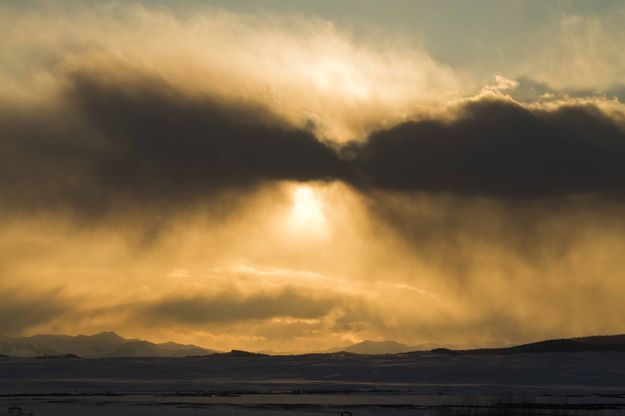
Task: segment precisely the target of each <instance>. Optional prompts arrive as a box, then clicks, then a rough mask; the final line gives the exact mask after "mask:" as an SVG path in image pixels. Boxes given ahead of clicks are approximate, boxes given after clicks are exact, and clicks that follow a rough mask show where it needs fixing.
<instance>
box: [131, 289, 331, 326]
mask: <svg viewBox="0 0 625 416" xmlns="http://www.w3.org/2000/svg"><path fill="white" fill-rule="evenodd" d="M337 303H338V301H337V300H336V299H334V298H329V297H325V298H324V297H311V296H306V295H304V294H302V293H298V292H297V291H296V290H293V289H288V288H286V289H283V290H280V291H278V292H267V293H264V292H263V293H255V294H252V295H248V296H246V295H243V294H241V293H238V292H235V291H226V292H222V293H218V294H215V295H197V296H172V297H168V298H165V299H163V300H161V301H158V302H156V303H154V304H151V305H149V306H147V307H145V308H143V309H142V310H141V313H142V314H143V315H144V317H145V319H146V320H148V321H152V320H154V321H157V322H158V321H160V320H163V319H164V320H170V321H174V322H182V323H186V324H206V323H214V322H232V321H243V320H250V319H258V320H264V319H270V318H274V317H291V318H302V319H314V318H320V317H322V316H324V315H326V314H327V313H328V312H330V311H331V310H332V309H333V308H334V307H335V306H337Z"/></svg>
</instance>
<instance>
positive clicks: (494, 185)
mask: <svg viewBox="0 0 625 416" xmlns="http://www.w3.org/2000/svg"><path fill="white" fill-rule="evenodd" d="M346 153H347V154H350V156H351V158H352V160H353V163H354V164H355V165H356V166H357V168H358V170H359V171H360V172H362V178H364V179H363V183H364V184H367V182H368V185H369V186H372V187H375V188H381V189H391V190H400V191H447V192H450V193H456V194H465V195H484V196H494V197H503V198H537V197H549V196H556V195H563V194H580V193H599V194H612V193H618V194H622V193H623V192H624V191H625V132H624V130H623V129H622V127H621V126H619V125H618V124H617V123H616V122H615V121H614V120H612V119H610V118H609V117H608V116H606V115H605V114H604V113H602V112H601V111H599V110H598V109H597V108H595V107H593V106H590V105H588V106H573V105H571V106H564V107H560V108H558V109H556V110H553V111H547V110H529V109H527V108H525V107H523V106H521V105H519V104H517V103H514V102H511V101H506V100H501V99H482V100H480V101H476V102H470V103H468V104H465V105H464V106H463V107H462V108H461V109H460V112H459V115H458V116H457V117H456V118H454V119H453V120H452V121H437V120H423V121H415V122H407V123H403V124H400V125H397V126H395V127H393V128H391V129H388V130H383V131H379V132H377V133H375V134H373V135H371V137H369V139H368V140H367V141H366V142H365V143H364V144H356V145H353V146H352V148H351V149H348V151H347V152H346Z"/></svg>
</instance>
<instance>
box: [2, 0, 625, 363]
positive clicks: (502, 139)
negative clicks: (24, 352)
mask: <svg viewBox="0 0 625 416" xmlns="http://www.w3.org/2000/svg"><path fill="white" fill-rule="evenodd" d="M0 38H1V39H2V43H0V56H1V57H2V59H0V224H1V226H0V297H1V298H2V301H1V302H0V334H4V335H10V336H18V335H32V334H38V333H51V334H70V335H76V334H93V333H97V332H100V331H116V332H118V333H120V334H121V335H123V336H126V337H131V338H143V339H149V340H152V341H157V342H158V341H168V340H175V341H177V342H183V343H194V344H197V345H201V346H204V347H208V348H214V349H219V350H229V349H232V348H237V349H246V350H255V351H258V350H264V351H268V350H270V351H278V352H304V351H320V350H324V349H328V348H332V347H336V346H343V345H347V344H351V343H355V342H359V341H362V340H395V341H399V342H403V343H406V344H410V345H419V344H425V343H439V344H445V345H448V344H452V345H459V346H490V345H507V344H512V343H521V342H530V341H534V340H539V339H544V338H558V337H573V336H586V335H595V334H616V333H623V332H625V304H624V303H623V299H625V258H624V257H623V255H622V253H623V250H624V249H625V223H624V222H623V221H622V218H623V215H624V214H625V199H624V197H625V104H624V102H625V3H624V2H622V1H593V2H588V1H550V2H539V1H510V2H505V3H504V2H498V1H477V0H476V1H471V2H457V1H399V0H397V1H385V2H374V1H348V0H344V1H325V0H320V1H314V2H310V1H298V0H293V1H277V0H274V1H269V0H265V1H253V2H252V1H242V0H237V1H217V0H215V1H182V2H174V1H165V0H159V1H153V2H147V1H146V2H130V1H128V2H127V1H100V2H96V1H65V2H63V1H55V2H43V1H41V2H40V1H5V2H2V4H0Z"/></svg>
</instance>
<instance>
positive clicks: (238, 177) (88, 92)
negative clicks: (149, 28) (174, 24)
mask: <svg viewBox="0 0 625 416" xmlns="http://www.w3.org/2000/svg"><path fill="white" fill-rule="evenodd" d="M55 105H56V108H53V109H51V108H46V109H43V110H42V109H33V108H28V109H26V110H23V109H22V110H13V111H9V110H6V111H4V112H3V114H1V115H0V133H1V136H2V142H1V146H2V147H1V148H0V149H1V153H0V165H1V166H2V168H1V170H0V183H1V184H2V188H3V189H4V190H3V191H1V192H2V193H3V194H4V195H3V198H2V200H3V203H2V204H3V205H4V206H5V207H6V206H8V207H11V206H13V207H16V208H25V207H26V208H28V207H31V208H32V207H34V208H41V207H46V208H50V207H55V206H57V205H58V206H61V207H63V208H65V207H70V208H75V209H78V210H97V209H106V207H107V206H109V205H111V204H113V203H119V202H120V201H121V202H122V203H131V204H141V205H150V204H159V203H163V204H169V203H173V204H174V205H176V204H181V203H182V202H188V201H189V200H190V199H191V200H192V199H194V198H206V197H210V195H211V194H214V193H215V192H218V191H219V190H223V189H226V188H241V187H249V186H254V185H256V184H259V183H261V182H263V181H268V180H296V181H306V180H323V179H326V178H332V177H336V176H339V175H340V171H341V169H342V165H341V162H340V161H339V158H338V156H337V155H336V153H335V152H334V151H333V150H331V149H330V148H328V147H327V146H325V145H323V144H322V143H321V142H319V141H318V140H317V139H316V138H315V137H314V136H313V135H312V134H311V133H309V132H306V131H303V130H297V129H295V128H292V127H289V126H288V125H287V124H286V123H284V122H281V121H280V120H278V118H277V117H275V116H273V115H272V114H271V113H270V112H269V111H267V110H266V109H264V108H260V107H258V106H255V105H253V104H247V103H229V102H223V101H219V100H217V99H214V98H211V97H191V96H189V95H185V94H183V93H181V92H179V91H176V90H175V89H174V88H172V87H170V86H169V85H167V84H166V83H165V82H160V81H158V80H155V79H148V78H138V80H135V81H133V82H131V83H130V84H129V85H128V83H124V82H116V81H111V80H108V79H102V80H100V79H99V78H98V77H97V76H93V75H85V74H76V75H74V76H73V77H72V79H71V83H70V86H69V87H68V88H67V90H66V94H65V96H64V99H63V100H60V101H59V103H56V104H55Z"/></svg>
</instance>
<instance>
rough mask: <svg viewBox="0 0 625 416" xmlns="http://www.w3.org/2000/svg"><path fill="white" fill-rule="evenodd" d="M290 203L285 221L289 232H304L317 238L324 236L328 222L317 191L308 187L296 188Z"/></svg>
mask: <svg viewBox="0 0 625 416" xmlns="http://www.w3.org/2000/svg"><path fill="white" fill-rule="evenodd" d="M292 201H293V203H292V206H291V210H290V213H289V217H288V221H287V226H288V228H289V230H291V231H296V232H304V231H305V232H306V233H307V234H308V235H314V236H317V237H319V236H323V235H325V234H326V231H327V227H328V221H327V218H326V216H325V213H324V207H323V200H322V199H321V197H320V196H319V194H318V191H317V190H315V189H313V188H312V187H310V186H298V187H297V188H295V189H294V190H293V196H292Z"/></svg>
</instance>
